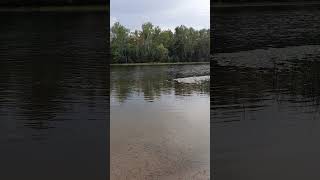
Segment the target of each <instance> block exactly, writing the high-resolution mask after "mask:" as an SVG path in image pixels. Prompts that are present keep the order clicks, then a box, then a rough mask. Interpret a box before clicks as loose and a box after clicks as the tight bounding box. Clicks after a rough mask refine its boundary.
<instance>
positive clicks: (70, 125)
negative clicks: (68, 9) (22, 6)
mask: <svg viewBox="0 0 320 180" xmlns="http://www.w3.org/2000/svg"><path fill="white" fill-rule="evenodd" d="M107 18H108V17H106V15H105V13H104V12H101V13H75V12H72V13H54V12H51V13H45V12H42V13H1V16H0V21H1V28H0V159H1V160H0V172H1V173H0V179H12V180H18V179H33V180H44V179H46V180H57V179H60V180H64V179H65V180H70V179H76V180H88V179H106V178H107V175H106V169H107V156H108V154H107V153H106V152H107V143H108V139H107V135H106V133H107V132H106V130H107V115H108V113H109V112H107V110H108V109H109V106H108V88H107V87H108V86H107V84H108V81H107V66H106V57H107V53H106V52H107V51H106V39H105V38H106V37H107V27H108V26H109V25H108V24H107V22H108V21H107V20H108V19H107Z"/></svg>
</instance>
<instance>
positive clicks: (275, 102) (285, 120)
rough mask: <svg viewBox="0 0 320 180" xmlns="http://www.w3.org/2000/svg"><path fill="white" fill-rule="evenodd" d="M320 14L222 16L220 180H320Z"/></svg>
mask: <svg viewBox="0 0 320 180" xmlns="http://www.w3.org/2000/svg"><path fill="white" fill-rule="evenodd" d="M318 8H319V7H317V6H315V7H314V6H313V7H295V8H283V7H282V8H275V7H273V8H265V7H261V8H259V9H255V8H233V9H228V8H226V9H224V10H222V9H221V10H220V11H217V12H216V13H215V17H214V20H215V27H216V30H215V36H216V39H215V44H217V45H216V47H215V55H214V57H213V61H212V62H213V63H212V64H214V65H213V66H212V68H211V71H212V81H211V82H212V86H211V125H212V128H211V131H212V132H211V133H212V135H213V136H212V137H213V146H212V147H213V152H214V153H213V154H212V155H213V156H214V162H213V168H214V172H215V174H214V176H215V179H219V180H235V179H236V180H255V179H259V180H267V179H290V180H295V179H310V180H311V179H315V180H316V179H319V178H320V172H319V171H318V170H317V169H316V167H317V164H318V162H319V160H320V155H319V151H320V143H319V141H318V140H319V138H320V133H319V132H320V131H319V130H320V123H319V119H320V117H319V116H320V113H319V112H320V111H319V107H320V106H319V103H320V101H319V100H320V94H319V92H320V71H319V67H320V36H319V35H320V34H319V33H318V30H319V28H320V23H319V20H320V13H319V11H318Z"/></svg>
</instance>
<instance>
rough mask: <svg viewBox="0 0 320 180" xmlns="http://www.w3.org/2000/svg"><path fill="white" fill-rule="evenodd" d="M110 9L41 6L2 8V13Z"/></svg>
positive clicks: (98, 6)
mask: <svg viewBox="0 0 320 180" xmlns="http://www.w3.org/2000/svg"><path fill="white" fill-rule="evenodd" d="M108 10H109V8H108V7H107V6H103V5H88V6H80V5H78V6H76V5H73V6H71V5H70V6H40V7H0V12H77V11H79V12H91V11H108Z"/></svg>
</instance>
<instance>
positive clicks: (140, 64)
mask: <svg viewBox="0 0 320 180" xmlns="http://www.w3.org/2000/svg"><path fill="white" fill-rule="evenodd" d="M193 64H195V65H196V64H210V62H176V63H126V64H110V66H164V65H193Z"/></svg>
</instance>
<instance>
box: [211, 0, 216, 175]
mask: <svg viewBox="0 0 320 180" xmlns="http://www.w3.org/2000/svg"><path fill="white" fill-rule="evenodd" d="M213 4H214V2H213V1H210V179H211V180H213V179H214V172H215V171H214V151H213V149H214V148H213V146H214V142H213V126H212V122H213V116H212V114H213V112H212V111H213V109H212V105H213V98H212V96H211V95H212V89H213V78H214V77H213V76H214V60H213V55H214V47H215V46H214V45H215V43H214V41H215V38H214V30H215V27H214V18H213V17H214V12H213Z"/></svg>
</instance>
